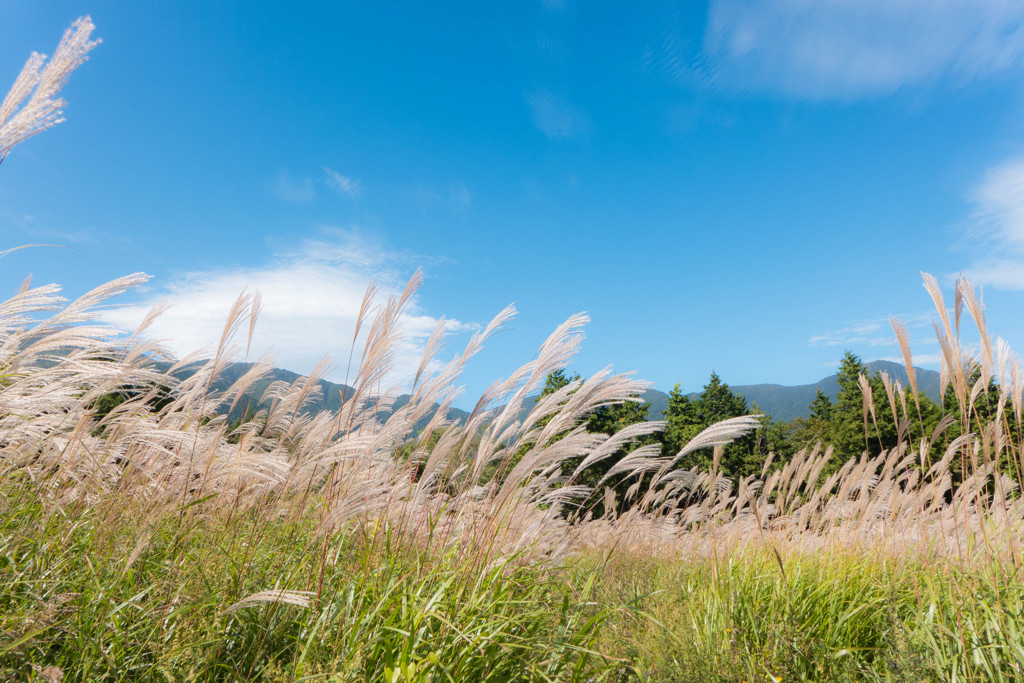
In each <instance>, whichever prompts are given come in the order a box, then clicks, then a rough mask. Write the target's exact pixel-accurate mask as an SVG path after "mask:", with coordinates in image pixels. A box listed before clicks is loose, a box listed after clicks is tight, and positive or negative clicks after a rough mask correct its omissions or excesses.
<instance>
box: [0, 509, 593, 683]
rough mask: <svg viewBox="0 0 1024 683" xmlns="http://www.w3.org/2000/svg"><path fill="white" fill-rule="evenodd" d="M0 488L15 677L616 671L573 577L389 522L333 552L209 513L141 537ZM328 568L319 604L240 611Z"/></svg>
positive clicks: (10, 671) (2, 609)
mask: <svg viewBox="0 0 1024 683" xmlns="http://www.w3.org/2000/svg"><path fill="white" fill-rule="evenodd" d="M4 493H5V494H8V495H7V496H5V498H6V500H5V503H6V505H5V506H4V513H3V516H2V519H0V524H2V526H0V615H2V616H0V678H4V679H5V680H6V679H17V678H20V679H25V678H26V677H30V676H31V672H32V671H34V670H36V669H42V668H45V667H46V666H56V667H59V668H60V669H61V670H62V671H64V672H65V678H64V680H65V681H97V680H102V681H176V680H197V681H250V680H331V681H348V680H351V681H363V680H374V681H426V680H454V681H470V680H472V681H506V680H558V681H573V680H586V679H587V677H589V676H591V675H593V674H594V673H595V672H598V671H599V670H601V669H602V668H603V667H604V666H605V663H604V660H603V659H602V658H601V657H600V656H597V655H595V654H594V643H595V639H596V637H597V635H598V634H599V628H600V626H601V623H602V621H603V619H604V618H605V616H606V612H605V611H603V610H600V609H597V608H596V607H595V605H594V603H593V600H592V598H591V594H592V593H593V585H592V584H591V585H589V586H588V585H585V584H584V585H576V584H574V583H573V582H568V581H566V580H565V576H564V575H565V573H566V570H564V569H557V568H553V567H542V566H537V565H532V564H527V563H517V562H516V561H515V558H513V559H512V560H511V561H506V562H501V563H497V564H495V565H494V566H489V567H478V566H475V565H474V563H473V560H472V559H471V558H470V559H464V558H460V557H459V556H457V555H454V554H450V553H449V554H443V553H442V554H438V553H436V552H432V551H430V550H426V549H423V548H416V547H414V545H413V544H410V543H408V542H403V543H399V542H398V540H397V539H395V538H389V537H388V532H387V529H384V528H382V529H379V530H377V533H376V534H375V535H374V534H371V533H370V531H367V532H366V533H352V534H342V535H338V536H334V537H331V538H329V539H327V542H326V544H325V545H324V544H323V542H322V541H321V540H320V539H321V538H322V536H320V535H319V534H316V533H314V532H313V528H312V527H311V526H310V525H309V524H308V523H306V522H305V521H299V522H297V523H296V522H290V521H287V520H276V521H269V522H268V521H267V520H263V519H259V518H256V517H254V516H249V517H247V518H242V519H233V520H229V521H226V520H224V519H222V518H220V517H219V516H217V515H216V514H206V513H204V512H203V511H202V510H200V509H198V508H199V506H196V507H193V508H190V509H189V510H188V511H186V512H187V514H183V515H182V516H181V517H179V518H175V519H171V520H165V521H164V522H163V523H161V524H160V525H159V526H158V527H157V528H152V529H140V528H138V527H137V526H136V525H135V524H133V519H134V518H137V517H136V515H133V514H132V513H131V511H124V514H120V515H117V516H113V514H114V513H113V512H112V511H106V513H107V516H104V511H103V510H90V511H87V512H84V513H83V514H81V515H80V516H77V517H70V516H64V515H62V514H59V513H48V512H47V511H46V510H44V509H43V506H42V505H41V504H39V503H32V501H31V497H30V496H28V495H25V494H24V492H16V493H15V494H14V495H15V498H13V499H12V497H10V494H11V493H12V491H11V490H10V489H8V490H7V491H5V492H4ZM139 538H146V539H148V540H147V541H146V542H145V543H144V544H143V546H142V547H141V550H140V549H139V548H140V546H139V541H138V539H139ZM132 555H135V557H134V558H133V560H134V561H133V562H132V563H131V565H130V566H126V565H127V562H126V560H127V558H129V557H131V556H132ZM321 563H323V566H324V568H325V571H324V578H323V583H322V589H321V592H320V596H319V598H317V596H315V595H313V596H312V598H311V602H310V606H309V607H300V606H295V605H290V604H281V603H273V604H260V605H255V606H250V607H242V608H239V609H236V610H234V611H232V610H229V607H230V606H232V605H233V604H235V603H237V602H238V601H239V600H241V599H243V598H245V597H246V596H248V595H251V594H253V593H256V592H259V591H264V590H269V589H288V590H305V589H308V588H309V587H310V586H316V585H318V582H319V573H320V568H321Z"/></svg>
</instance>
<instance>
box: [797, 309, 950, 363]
mask: <svg viewBox="0 0 1024 683" xmlns="http://www.w3.org/2000/svg"><path fill="white" fill-rule="evenodd" d="M896 317H897V318H899V319H900V320H901V321H903V324H904V325H906V326H907V329H908V330H914V329H918V328H925V327H928V326H930V325H931V320H932V317H933V316H931V315H929V314H927V313H914V314H911V315H900V316H896ZM895 339H896V337H895V335H894V334H893V331H892V327H891V325H890V323H889V318H888V316H886V317H884V318H869V319H867V320H857V321H850V322H847V323H845V324H844V325H843V327H841V328H839V329H836V330H830V331H828V332H822V333H820V334H816V335H814V336H813V337H811V338H810V339H809V340H808V343H809V344H810V345H811V346H842V347H844V348H856V347H878V346H888V345H892V344H894V342H895ZM914 342H915V344H918V343H921V342H925V343H935V340H934V339H932V338H931V336H930V335H928V336H924V337H923V338H922V339H915V340H914ZM915 357H916V356H915Z"/></svg>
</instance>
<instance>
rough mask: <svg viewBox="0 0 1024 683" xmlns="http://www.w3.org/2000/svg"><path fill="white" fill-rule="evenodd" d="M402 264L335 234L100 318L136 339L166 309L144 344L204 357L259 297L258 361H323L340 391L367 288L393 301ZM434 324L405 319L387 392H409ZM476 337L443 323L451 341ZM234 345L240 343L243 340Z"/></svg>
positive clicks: (305, 365)
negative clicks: (237, 311) (245, 303)
mask: <svg viewBox="0 0 1024 683" xmlns="http://www.w3.org/2000/svg"><path fill="white" fill-rule="evenodd" d="M407 261H408V258H407V257H406V256H403V255H399V254H395V253H393V252H389V251H388V250H386V249H384V248H383V247H381V246H380V245H377V244H374V243H373V242H372V241H370V240H367V239H365V238H364V237H362V236H360V235H358V234H355V233H352V232H342V231H333V232H331V233H329V234H327V235H326V236H325V237H323V238H320V239H310V240H305V241H303V242H302V243H301V244H300V246H299V247H298V249H296V250H295V251H294V252H292V253H288V254H283V255H278V256H276V257H275V258H274V259H272V260H271V262H269V263H267V264H265V265H262V266H257V267H252V268H239V269H229V270H219V271H205V272H194V273H187V274H185V275H183V276H180V277H178V278H175V279H174V280H172V281H170V282H169V283H167V284H166V285H165V286H164V288H163V289H162V290H159V291H155V292H153V293H152V294H150V295H149V296H148V297H147V299H146V300H145V301H142V302H139V303H138V304H134V305H130V306H127V307H124V308H117V309H111V310H109V311H106V312H104V319H105V321H106V322H108V323H110V324H112V325H115V326H116V327H118V328H120V329H124V330H128V329H133V328H134V327H135V326H136V325H137V324H138V323H139V322H140V321H141V320H142V318H143V317H144V316H145V314H146V312H147V311H148V310H149V309H150V308H151V307H152V306H154V305H156V304H157V303H159V302H161V301H166V302H167V303H169V304H171V308H170V309H169V310H168V311H167V312H166V313H164V315H162V316H161V317H160V318H159V319H158V320H157V322H156V323H155V324H154V325H153V327H152V328H150V330H149V331H148V332H147V336H148V337H150V338H156V339H162V340H166V343H167V345H168V346H169V347H170V348H171V349H172V350H173V351H174V352H175V353H176V354H178V355H184V354H186V353H189V352H192V351H194V350H196V349H198V348H201V347H208V348H211V349H212V348H214V347H215V345H216V343H217V340H218V339H219V337H220V334H221V331H222V330H223V326H224V321H225V319H226V316H227V313H228V310H229V309H230V307H231V305H232V303H233V302H234V301H235V299H236V298H237V297H238V295H239V294H240V293H241V292H242V291H243V290H246V289H248V290H249V291H253V290H259V291H260V293H261V294H262V298H263V309H262V313H261V314H260V318H259V321H258V323H257V326H256V334H255V337H254V342H253V352H254V355H255V354H258V353H260V352H263V351H266V350H269V351H270V353H271V355H272V356H273V357H274V360H275V363H276V364H277V365H278V366H280V367H284V368H287V369H289V370H293V371H295V372H299V373H305V372H308V371H310V370H311V369H312V368H313V366H314V365H315V364H316V362H317V361H318V360H319V359H320V358H321V357H322V356H323V355H324V354H325V353H327V354H330V355H331V357H332V358H333V359H334V360H335V363H336V364H338V365H340V367H337V368H336V369H335V370H334V371H332V373H331V374H330V375H329V378H330V379H333V380H334V381H339V382H340V381H343V380H344V379H345V367H344V363H345V362H346V361H347V359H348V355H349V349H350V346H351V343H352V336H353V333H354V330H355V323H356V318H357V316H358V314H359V307H360V304H361V302H362V298H363V294H364V292H365V291H366V287H367V285H368V284H369V282H370V281H371V280H374V281H375V282H377V284H378V285H379V286H380V295H379V299H380V300H381V301H383V297H384V296H386V295H388V294H396V295H397V294H399V293H400V292H401V290H402V288H403V287H404V285H405V278H406V277H407V276H408V275H409V274H411V272H412V268H411V267H409V265H408V263H407ZM436 323H437V318H435V317H433V316H431V315H429V314H427V313H426V312H424V311H423V309H422V307H421V306H419V304H418V303H417V302H416V301H414V302H413V305H412V306H411V307H410V308H409V309H407V312H406V314H405V315H404V316H403V318H402V320H401V328H402V332H403V335H404V336H403V339H402V340H401V341H400V342H399V343H398V346H397V348H396V349H395V354H394V370H393V372H392V373H391V375H390V376H389V381H390V382H392V383H395V384H398V385H399V386H402V387H404V388H408V385H409V384H410V383H411V380H412V378H413V377H414V376H415V373H416V368H417V367H418V366H419V362H420V357H421V355H422V350H423V345H424V344H425V342H426V340H427V338H428V337H429V335H430V333H431V332H432V331H433V329H434V325H435V324H436ZM472 327H473V326H472V325H465V324H463V323H460V322H458V321H449V329H450V330H451V331H453V332H456V331H462V330H466V329H471V328H472ZM364 329H365V328H364ZM240 341H241V342H243V343H244V335H243V336H242V338H241V339H240ZM355 362H358V352H357V354H356V361H355ZM350 379H351V378H350Z"/></svg>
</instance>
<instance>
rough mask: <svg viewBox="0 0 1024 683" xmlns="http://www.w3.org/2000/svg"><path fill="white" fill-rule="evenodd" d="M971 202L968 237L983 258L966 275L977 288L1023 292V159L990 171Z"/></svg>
mask: <svg viewBox="0 0 1024 683" xmlns="http://www.w3.org/2000/svg"><path fill="white" fill-rule="evenodd" d="M971 200H972V203H973V205H974V211H973V213H972V215H971V219H970V220H969V221H968V223H967V230H966V235H965V238H966V241H967V243H968V248H969V249H972V250H975V251H977V252H980V253H981V256H979V257H978V258H977V259H976V260H975V261H974V262H973V263H972V264H971V265H970V266H969V267H968V268H966V269H965V270H964V275H965V276H967V277H968V278H969V279H970V280H971V282H973V283H974V284H975V285H988V286H991V287H995V288H997V289H1024V159H1015V160H1013V161H1009V162H1007V163H1004V164H1000V165H999V166H996V167H994V168H992V169H990V170H989V171H988V172H987V173H986V174H985V177H984V178H983V179H982V181H981V183H979V184H978V186H977V187H975V188H974V191H973V192H972V193H971Z"/></svg>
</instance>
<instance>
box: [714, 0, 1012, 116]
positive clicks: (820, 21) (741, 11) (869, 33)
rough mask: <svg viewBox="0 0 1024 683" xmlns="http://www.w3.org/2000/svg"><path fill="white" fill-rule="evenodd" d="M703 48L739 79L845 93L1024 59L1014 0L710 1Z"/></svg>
mask: <svg viewBox="0 0 1024 683" xmlns="http://www.w3.org/2000/svg"><path fill="white" fill-rule="evenodd" d="M704 48H705V53H706V56H707V58H708V59H709V61H710V62H711V64H712V67H713V69H714V71H715V74H716V77H717V78H718V79H719V80H720V81H721V82H723V83H726V84H729V85H732V86H737V87H753V88H757V89H764V90H769V91H777V92H782V93H785V94H787V95H793V96H798V97H811V98H839V99H848V98H856V97H862V96H876V95H883V94H887V93H891V92H893V91H895V90H896V89H898V88H900V87H901V86H904V85H908V84H916V83H923V82H929V81H933V80H935V79H938V78H941V77H948V78H950V79H952V80H953V82H954V83H955V84H961V83H965V82H968V81H972V80H975V79H978V78H984V77H987V76H992V75H994V74H998V73H1001V72H1008V71H1011V70H1018V69H1020V68H1021V67H1022V66H1024V4H1022V3H1020V2H1017V1H1016V0H986V1H985V2H978V0H943V1H942V2H936V1H935V0H899V1H894V0H713V3H712V5H711V9H710V12H709V19H708V26H707V30H706V32H705V41H704Z"/></svg>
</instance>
